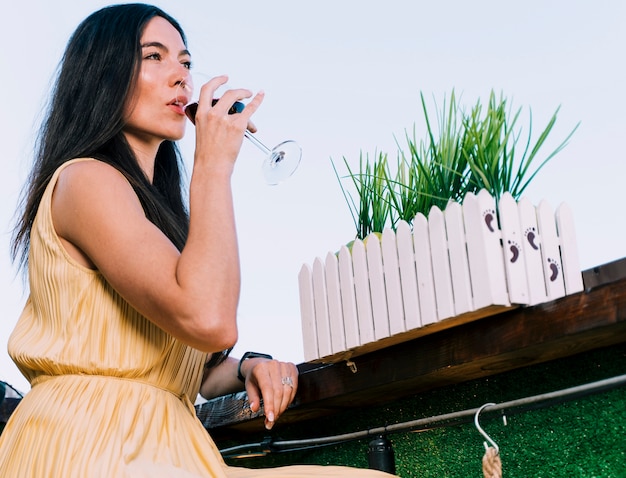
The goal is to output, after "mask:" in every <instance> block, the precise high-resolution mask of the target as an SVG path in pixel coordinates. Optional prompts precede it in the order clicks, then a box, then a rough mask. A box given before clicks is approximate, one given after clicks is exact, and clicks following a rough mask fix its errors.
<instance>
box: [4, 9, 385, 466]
mask: <svg viewBox="0 0 626 478" xmlns="http://www.w3.org/2000/svg"><path fill="white" fill-rule="evenodd" d="M190 65H191V55H190V53H189V52H188V51H187V47H186V40H185V36H184V33H183V31H182V30H181V28H180V26H179V25H178V23H177V22H176V21H175V20H174V19H173V18H171V17H170V16H168V15H167V14H165V13H164V12H163V11H161V10H160V9H158V8H156V7H153V6H149V5H143V4H129V5H117V6H112V7H107V8H104V9H102V10H99V11H98V12H96V13H94V14H92V15H91V16H89V17H88V18H87V19H86V20H85V21H84V22H83V23H82V24H81V25H80V26H79V27H78V29H77V30H76V32H75V33H74V35H73V36H72V38H71V39H70V41H69V43H68V45H67V49H66V52H65V55H64V57H63V61H62V64H61V68H60V70H59V76H58V79H57V83H56V87H55V89H54V91H53V95H52V101H51V104H50V108H49V112H48V116H47V120H46V121H45V122H44V125H43V128H42V132H41V138H40V144H39V149H38V154H37V158H36V163H35V165H34V168H33V173H32V175H31V179H30V182H29V185H28V189H27V196H26V201H25V205H24V212H23V215H22V217H21V221H20V222H19V224H18V227H17V230H16V231H17V232H16V236H15V241H14V249H13V253H14V257H16V258H18V259H20V260H21V261H22V262H21V263H22V265H24V264H28V272H29V281H30V297H29V299H28V301H27V303H26V306H25V308H24V311H23V313H22V316H21V317H20V319H19V321H18V324H17V326H16V328H15V330H14V332H13V333H12V335H11V338H10V341H9V353H10V354H11V356H12V358H13V359H14V360H15V362H16V363H17V365H18V367H19V368H20V370H21V371H22V372H23V373H24V375H25V376H26V377H27V378H28V379H29V381H30V383H31V385H32V388H31V391H30V392H29V393H28V394H27V395H26V396H25V398H24V399H23V400H22V402H21V404H20V406H19V407H18V409H17V410H16V411H15V412H14V414H13V415H12V417H11V419H10V421H9V423H8V424H7V426H6V428H5V430H4V432H3V434H2V436H1V437H0V470H2V473H3V476H11V477H22V476H24V477H26V476H28V477H33V476H37V477H40V476H54V477H57V476H63V477H74V476H76V477H86V476H89V477H100V476H102V477H125V476H128V477H131V476H132V477H138V476H151V477H158V476H167V477H171V476H176V477H246V476H292V477H298V476H302V477H305V476H319V475H321V476H370V474H371V476H383V475H384V474H382V473H379V472H374V471H366V470H351V469H349V468H342V467H318V466H294V467H283V468H280V469H274V470H267V471H265V472H262V471H258V470H257V471H253V470H246V469H243V468H233V467H228V466H226V465H225V463H224V462H223V460H222V458H221V456H220V454H219V451H218V450H217V448H216V447H215V445H214V443H213V442H212V440H211V438H210V437H209V435H208V434H207V432H206V430H205V429H204V428H203V427H202V425H201V423H200V422H199V420H197V418H196V416H195V410H194V408H193V405H192V403H191V401H192V400H193V399H194V397H195V396H196V394H197V393H198V391H199V392H200V393H201V394H202V395H203V396H204V397H206V398H211V397H214V396H218V395H222V394H225V393H229V392H234V391H237V390H244V389H245V390H246V391H247V394H248V397H249V400H250V407H251V408H252V410H254V411H256V410H258V409H259V407H260V402H261V398H262V399H263V404H264V414H265V417H266V427H267V428H271V427H272V425H273V424H274V422H275V421H276V420H277V419H278V417H279V416H280V415H281V413H282V412H284V411H285V409H286V408H287V406H288V405H289V404H290V403H291V401H292V400H293V398H294V396H295V392H296V388H297V378H298V372H297V369H296V367H295V366H294V365H293V364H291V363H285V362H280V361H277V360H271V358H269V357H258V356H254V355H253V356H252V357H246V358H247V360H242V361H237V360H235V359H233V358H230V357H228V352H229V351H230V349H231V348H232V347H233V345H234V344H235V342H236V340H237V324H236V311H237V302H238V296H239V280H240V278H239V259H238V252H237V237H236V231H235V221H234V216H233V200H232V192H231V186H230V179H231V174H232V171H233V167H234V164H235V160H236V158H237V155H238V153H239V149H240V146H241V143H242V140H243V133H244V131H245V129H246V128H247V127H248V126H249V125H251V123H250V118H251V116H252V115H253V114H254V112H255V111H256V110H257V108H258V107H259V106H260V104H261V102H262V100H263V93H262V92H261V93H257V94H255V95H252V93H251V92H250V91H248V90H245V89H235V90H229V91H227V92H225V93H224V94H223V96H222V98H221V99H220V100H219V102H217V104H215V106H211V103H212V102H211V101H209V100H210V99H212V97H213V93H214V92H215V90H216V89H217V88H218V87H219V86H221V85H222V84H224V83H225V82H226V81H227V78H226V77H225V76H220V77H216V78H214V79H212V80H210V81H209V82H208V83H207V84H206V85H204V86H203V88H202V92H201V97H200V104H199V108H198V112H197V114H196V149H195V155H194V165H193V171H192V175H191V182H190V186H189V202H188V204H189V209H188V213H187V212H186V209H185V206H184V204H185V202H184V201H183V198H182V189H181V174H180V171H179V155H178V150H177V148H176V146H175V143H174V141H176V140H178V139H180V138H181V137H182V136H183V134H184V131H185V124H186V119H185V114H184V111H183V104H184V103H185V101H186V98H184V93H183V94H181V91H184V88H180V86H181V85H182V84H185V83H186V82H188V79H189V68H190ZM243 99H250V100H249V102H248V104H247V106H246V108H245V109H244V110H243V112H241V113H238V114H233V115H229V114H228V109H229V107H230V106H231V105H232V104H233V103H234V102H235V101H237V100H243ZM250 127H251V128H252V129H254V128H253V126H250Z"/></svg>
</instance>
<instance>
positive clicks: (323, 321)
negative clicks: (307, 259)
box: [313, 257, 332, 357]
mask: <svg viewBox="0 0 626 478" xmlns="http://www.w3.org/2000/svg"><path fill="white" fill-rule="evenodd" d="M325 275H326V274H325V272H324V264H323V263H322V260H321V259H320V258H319V257H316V258H315V260H314V261H313V296H314V298H315V325H316V328H317V348H318V351H319V354H320V357H326V356H327V355H331V354H332V345H331V339H330V319H329V317H328V301H327V297H328V294H327V292H326V279H325Z"/></svg>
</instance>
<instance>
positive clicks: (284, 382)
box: [281, 377, 293, 388]
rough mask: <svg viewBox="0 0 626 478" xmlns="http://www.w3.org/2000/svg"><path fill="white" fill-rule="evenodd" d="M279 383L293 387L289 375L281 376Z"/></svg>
mask: <svg viewBox="0 0 626 478" xmlns="http://www.w3.org/2000/svg"><path fill="white" fill-rule="evenodd" d="M281 383H282V384H283V385H289V386H290V387H291V388H293V380H292V379H291V377H283V378H282V380H281Z"/></svg>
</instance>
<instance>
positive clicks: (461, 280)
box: [443, 202, 474, 315]
mask: <svg viewBox="0 0 626 478" xmlns="http://www.w3.org/2000/svg"><path fill="white" fill-rule="evenodd" d="M443 215H444V219H445V225H446V236H447V238H448V255H449V257H450V275H451V279H452V293H453V297H454V311H455V313H456V315H461V314H464V313H466V312H470V311H472V310H474V304H473V300H472V284H471V282H470V275H469V263H468V259H467V246H466V243H465V227H464V225H463V210H462V208H461V205H460V204H459V203H456V202H450V203H448V205H447V206H446V209H445V210H444V211H443Z"/></svg>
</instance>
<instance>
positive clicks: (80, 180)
mask: <svg viewBox="0 0 626 478" xmlns="http://www.w3.org/2000/svg"><path fill="white" fill-rule="evenodd" d="M102 182H105V183H113V184H115V183H118V182H121V183H126V184H128V181H126V178H124V175H123V174H122V173H121V172H119V171H118V170H117V169H115V168H114V167H113V166H111V165H110V164H107V163H105V162H102V161H98V160H87V161H76V162H73V163H72V164H69V165H67V166H66V167H65V168H63V171H61V173H60V174H59V179H58V183H57V184H58V185H60V186H61V187H63V186H68V185H70V184H71V185H76V186H80V185H81V184H85V183H88V184H91V183H102ZM94 185H95V184H94Z"/></svg>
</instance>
